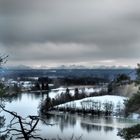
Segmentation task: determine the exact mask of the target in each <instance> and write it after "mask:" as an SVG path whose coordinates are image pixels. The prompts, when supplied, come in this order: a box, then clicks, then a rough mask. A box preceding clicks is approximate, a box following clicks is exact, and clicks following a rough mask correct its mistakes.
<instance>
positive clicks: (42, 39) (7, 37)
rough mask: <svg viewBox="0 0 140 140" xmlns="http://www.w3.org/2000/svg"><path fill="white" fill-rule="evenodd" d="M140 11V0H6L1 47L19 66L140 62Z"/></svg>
mask: <svg viewBox="0 0 140 140" xmlns="http://www.w3.org/2000/svg"><path fill="white" fill-rule="evenodd" d="M139 5H140V1H139V0H135V1H132V0H123V1H122V0H113V1H112V0H94V1H90V0H87V1H85V0H76V1H75V0H60V1H59V2H58V1H57V0H41V1H38V0H28V1H27V0H25V1H22V0H1V1H0V42H1V45H0V46H1V47H2V46H4V47H3V48H5V50H6V51H7V52H8V53H11V55H12V59H13V61H16V60H20V61H22V60H26V59H30V60H31V61H33V60H40V61H41V60H42V61H43V60H46V59H47V60H53V61H57V60H59V61H62V62H63V61H74V60H76V61H79V62H80V61H84V60H85V61H88V59H90V60H97V59H101V60H102V59H119V58H121V59H123V58H124V59H134V58H140V55H139V53H138V52H139V50H140V48H139V44H140V28H139V27H140V9H139ZM49 43H52V44H53V45H52V46H51V44H49ZM39 44H41V45H40V46H39ZM46 44H47V45H46ZM48 44H49V45H48ZM73 44H75V48H76V49H73V46H72V45H73ZM50 46H51V47H50ZM54 46H55V47H54ZM95 46H96V49H97V48H98V49H97V50H96V51H95ZM40 48H41V49H40ZM58 48H59V49H58ZM71 48H72V49H71ZM25 50H28V51H27V52H26V51H25ZM40 50H42V51H40ZM16 52H18V54H19V55H18V54H16ZM15 54H16V55H15ZM26 54H28V55H27V56H26V57H25V58H24V56H25V55H26ZM90 60H89V61H90Z"/></svg>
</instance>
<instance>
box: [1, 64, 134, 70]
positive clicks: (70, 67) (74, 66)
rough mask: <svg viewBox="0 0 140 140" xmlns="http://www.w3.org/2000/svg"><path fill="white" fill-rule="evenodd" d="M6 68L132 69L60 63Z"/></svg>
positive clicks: (8, 67) (127, 67)
mask: <svg viewBox="0 0 140 140" xmlns="http://www.w3.org/2000/svg"><path fill="white" fill-rule="evenodd" d="M4 68H7V69H132V67H130V66H115V65H114V66H105V65H100V66H90V67H89V66H84V65H60V66H57V67H49V66H38V67H35V66H34V67H31V66H26V65H17V66H7V67H4Z"/></svg>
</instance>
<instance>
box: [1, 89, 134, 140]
mask: <svg viewBox="0 0 140 140" xmlns="http://www.w3.org/2000/svg"><path fill="white" fill-rule="evenodd" d="M47 94H48V93H45V92H44V93H42V92H36V93H21V94H20V93H19V94H17V95H15V96H13V98H12V99H10V102H9V101H8V102H7V103H6V108H7V109H8V110H11V111H15V112H17V113H18V114H19V115H21V116H23V117H27V116H28V115H29V114H30V115H38V111H37V109H38V106H39V103H40V101H42V100H43V99H45V98H46V96H47ZM23 110H24V111H23ZM39 115H40V117H41V118H42V119H43V120H45V121H46V122H47V123H49V124H55V125H54V126H52V127H50V126H46V124H44V122H43V121H42V122H40V123H39V126H38V128H39V130H40V131H39V135H40V136H42V137H44V138H54V137H56V136H57V135H59V136H60V137H61V136H62V137H63V136H65V137H66V138H67V136H69V137H70V136H71V135H72V134H74V135H75V136H77V137H78V136H80V135H81V134H82V135H83V140H84V139H88V140H93V139H95V140H96V139H98V140H102V139H108V140H112V137H113V138H114V139H115V140H120V137H118V136H117V132H118V128H124V127H126V126H130V124H131V123H132V124H133V122H130V120H126V119H116V118H113V117H102V116H100V117H99V116H93V115H88V114H86V115H83V114H68V113H66V112H65V113H62V112H50V113H49V114H47V115H46V114H39ZM5 117H6V122H9V121H10V120H11V118H10V116H8V115H7V114H6V115H5ZM132 124H131V125H132ZM46 132H47V134H46ZM93 132H94V133H93ZM0 139H2V138H0ZM3 140H5V139H3Z"/></svg>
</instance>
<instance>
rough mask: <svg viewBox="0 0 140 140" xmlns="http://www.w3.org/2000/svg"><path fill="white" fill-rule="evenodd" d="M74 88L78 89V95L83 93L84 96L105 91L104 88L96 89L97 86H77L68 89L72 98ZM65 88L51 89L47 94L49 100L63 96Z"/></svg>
mask: <svg viewBox="0 0 140 140" xmlns="http://www.w3.org/2000/svg"><path fill="white" fill-rule="evenodd" d="M75 88H78V90H79V94H80V93H85V94H86V95H89V94H91V93H99V92H100V91H102V90H104V91H105V90H107V88H106V87H101V86H100V87H99V86H98V87H97V86H77V87H68V89H69V91H70V94H71V95H72V96H73V95H74V93H75ZM66 89H67V88H65V87H60V88H57V89H52V90H51V92H50V93H49V96H50V98H55V97H56V96H59V95H60V94H63V93H65V92H66Z"/></svg>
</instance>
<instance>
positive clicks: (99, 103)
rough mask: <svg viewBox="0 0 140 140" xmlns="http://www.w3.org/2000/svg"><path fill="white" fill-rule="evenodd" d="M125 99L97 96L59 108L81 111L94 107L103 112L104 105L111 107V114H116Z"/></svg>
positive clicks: (112, 96)
mask: <svg viewBox="0 0 140 140" xmlns="http://www.w3.org/2000/svg"><path fill="white" fill-rule="evenodd" d="M126 99H127V98H125V97H122V96H114V95H105V96H97V97H88V98H84V99H81V100H76V101H71V102H68V103H65V104H61V105H59V106H58V107H59V108H65V107H69V108H76V109H82V108H83V107H86V109H91V108H93V106H94V107H96V108H98V107H100V109H101V110H104V109H105V108H104V105H105V104H106V103H108V104H111V105H113V112H114V113H115V112H117V111H118V109H123V108H124V100H126Z"/></svg>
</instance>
